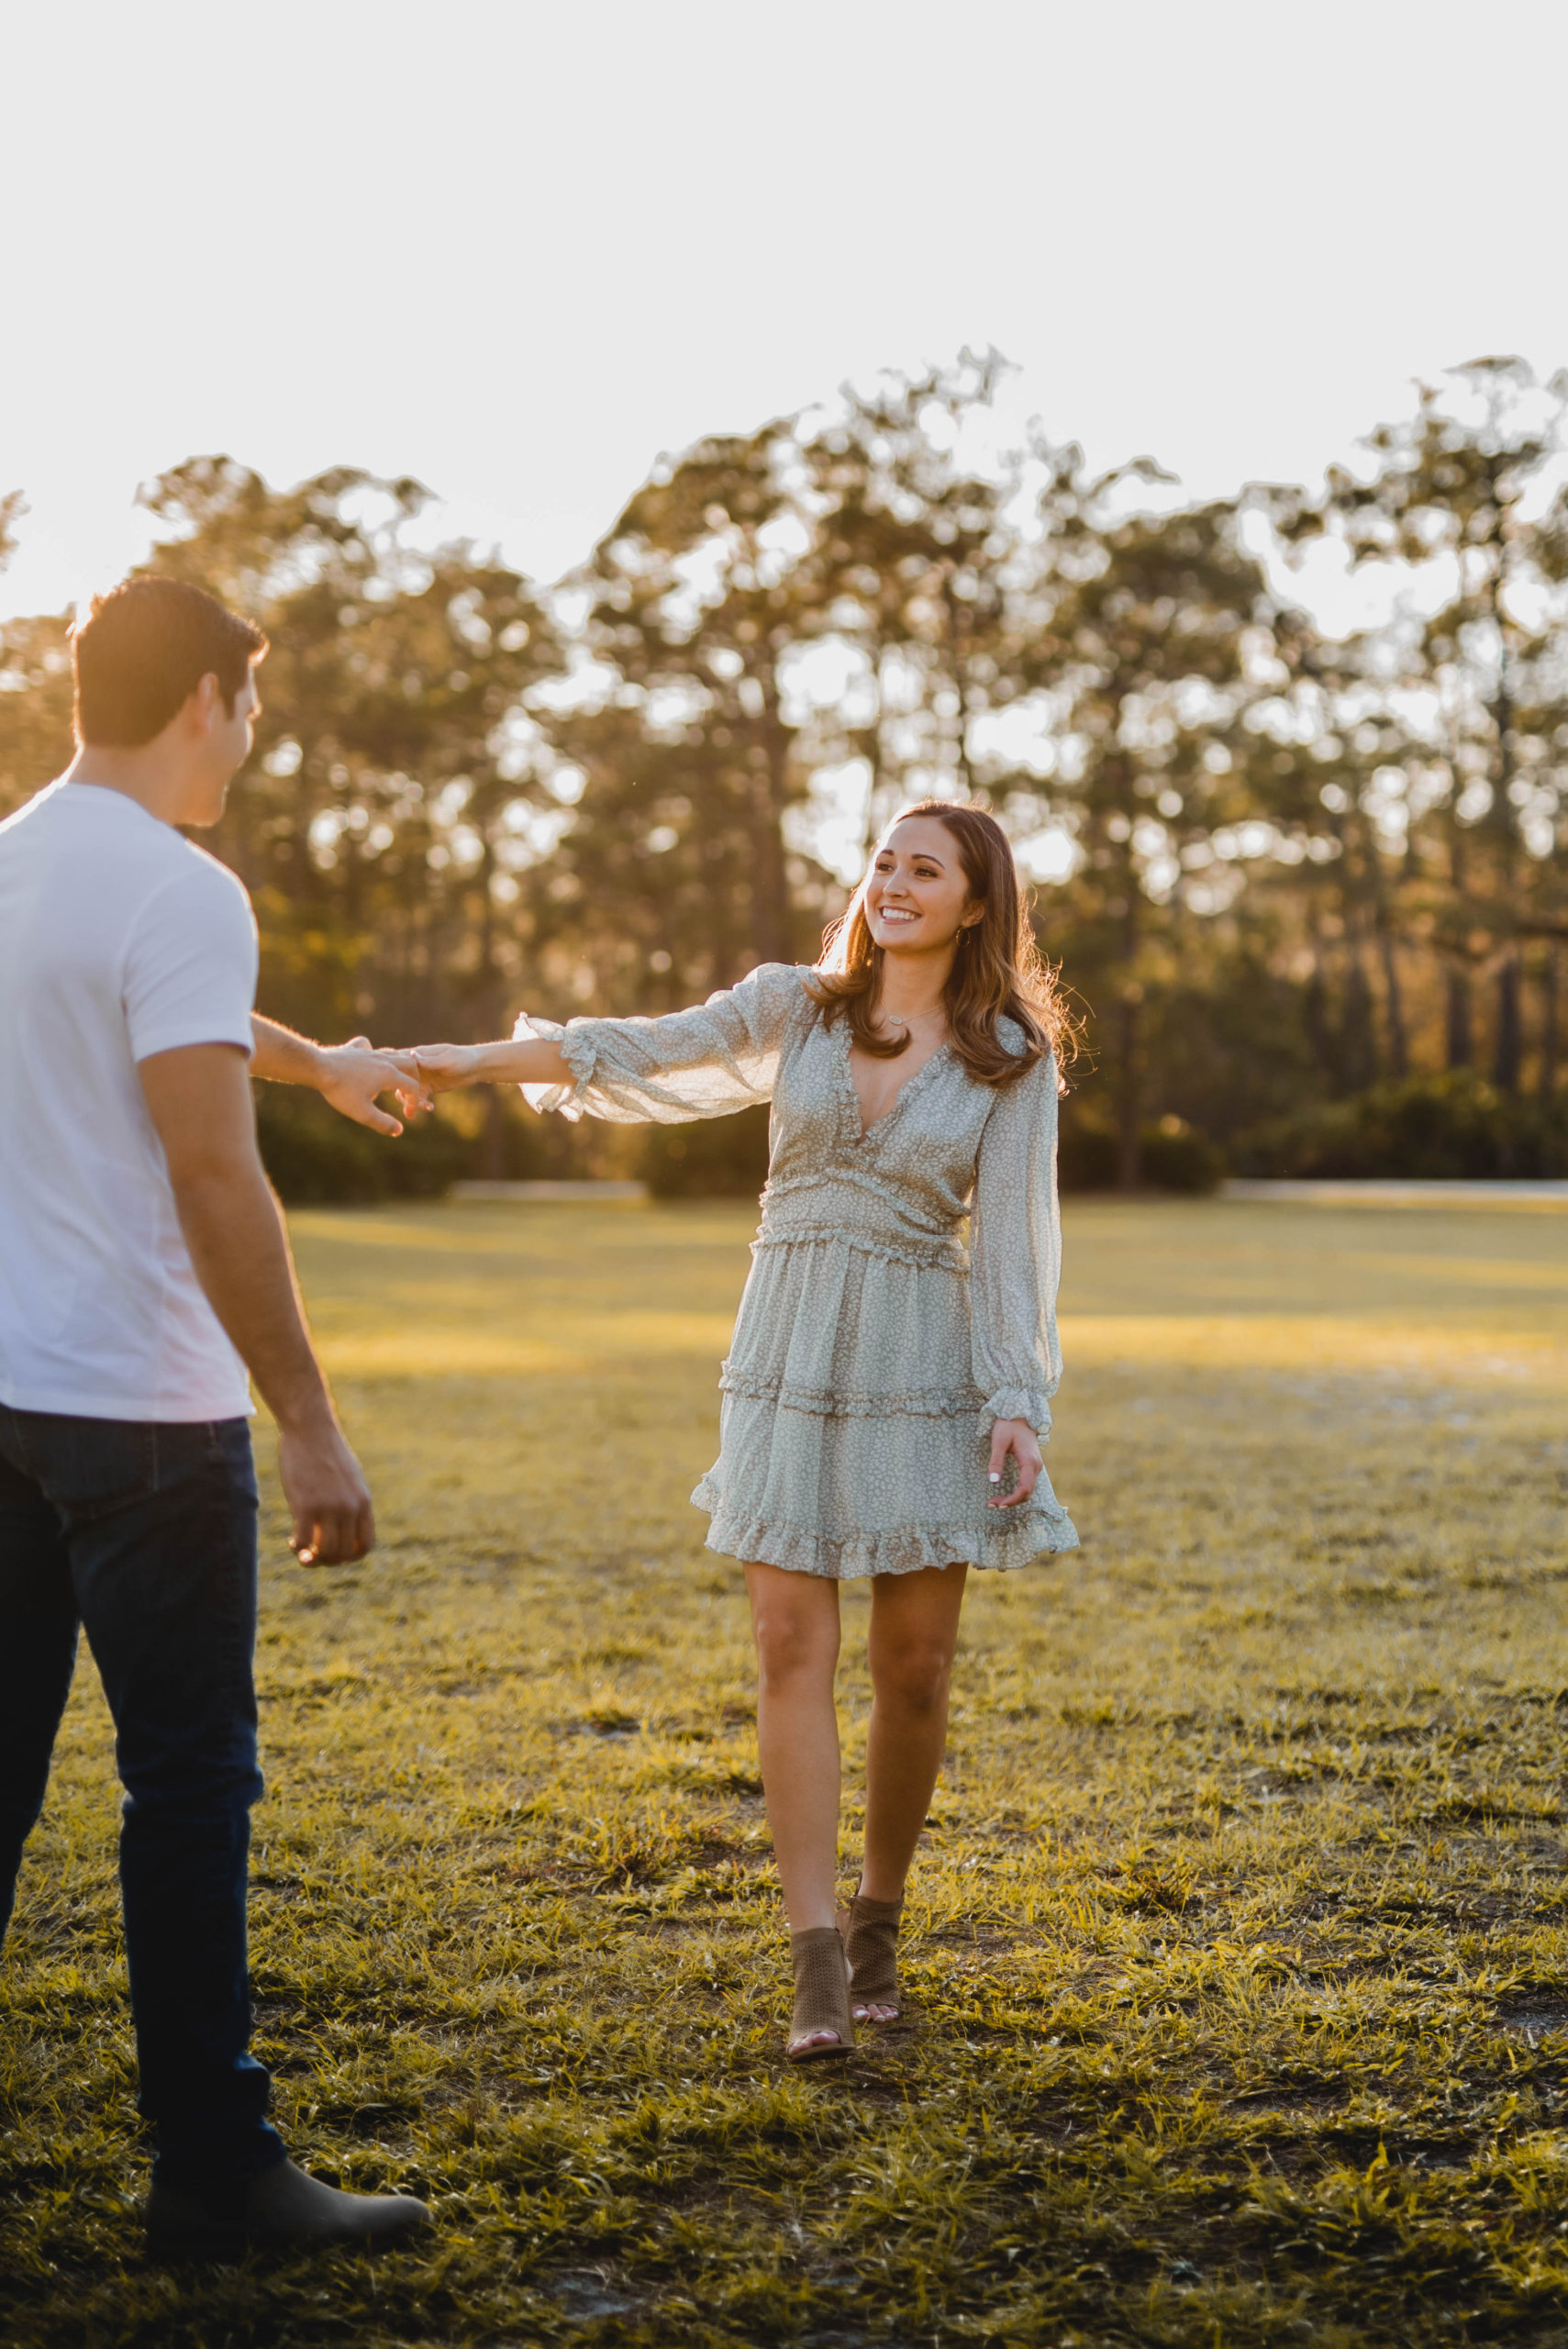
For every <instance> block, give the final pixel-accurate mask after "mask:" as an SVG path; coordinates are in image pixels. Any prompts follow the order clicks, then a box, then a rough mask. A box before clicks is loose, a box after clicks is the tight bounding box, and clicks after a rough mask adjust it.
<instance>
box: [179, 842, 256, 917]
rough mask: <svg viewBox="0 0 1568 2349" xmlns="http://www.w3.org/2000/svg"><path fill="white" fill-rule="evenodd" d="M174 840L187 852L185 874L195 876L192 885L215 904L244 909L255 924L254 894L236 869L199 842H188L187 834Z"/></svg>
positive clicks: (183, 869) (183, 868)
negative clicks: (252, 895) (252, 897)
mask: <svg viewBox="0 0 1568 2349" xmlns="http://www.w3.org/2000/svg"><path fill="white" fill-rule="evenodd" d="M174 838H175V840H176V841H178V842H179V844H180V846H181V848H182V849H183V851H184V853H185V863H184V865H183V867H182V871H183V872H184V873H186V874H194V875H195V878H194V879H193V881H192V884H191V885H192V886H193V887H194V888H196V889H199V890H201V891H202V892H203V893H204V895H206V896H207V897H209V898H210V899H211V901H212V902H213V903H214V904H215V905H225V906H228V907H236V906H237V907H240V908H241V909H242V910H243V912H244V915H245V918H246V920H247V921H253V920H254V919H255V915H254V913H253V912H252V910H251V906H250V890H249V889H247V887H246V886H245V884H244V882H243V881H241V879H240V878H239V874H238V873H236V872H235V870H234V868H233V866H232V865H230V864H225V863H224V861H223V859H222V857H220V856H214V854H213V852H212V851H211V849H207V848H203V846H202V844H201V842H200V841H189V840H187V839H186V838H185V836H184V834H183V832H176V833H175V834H174Z"/></svg>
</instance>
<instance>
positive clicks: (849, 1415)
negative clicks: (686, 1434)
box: [718, 1363, 1006, 1428]
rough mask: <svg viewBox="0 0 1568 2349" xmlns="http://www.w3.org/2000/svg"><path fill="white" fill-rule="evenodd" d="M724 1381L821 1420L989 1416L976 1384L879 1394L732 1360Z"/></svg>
mask: <svg viewBox="0 0 1568 2349" xmlns="http://www.w3.org/2000/svg"><path fill="white" fill-rule="evenodd" d="M718 1386H719V1392H720V1394H723V1395H743V1396H745V1397H746V1399H747V1401H748V1402H750V1403H769V1404H771V1405H772V1406H773V1408H774V1409H775V1410H781V1411H809V1412H810V1413H811V1415H812V1417H813V1418H814V1419H893V1418H895V1417H902V1416H905V1415H907V1416H909V1417H912V1418H914V1419H975V1420H978V1419H981V1418H982V1416H983V1413H982V1407H981V1401H980V1397H979V1396H978V1395H977V1394H976V1393H975V1392H974V1390H973V1387H970V1388H968V1389H955V1388H953V1387H951V1386H928V1387H912V1388H906V1389H904V1390H901V1391H900V1392H898V1393H895V1394H888V1393H886V1392H885V1391H878V1392H876V1393H874V1394H873V1393H871V1392H869V1391H862V1390H857V1389H855V1388H852V1387H851V1388H848V1389H846V1388H843V1387H838V1386H800V1385H797V1384H795V1383H794V1382H792V1381H791V1380H789V1379H786V1378H770V1377H766V1376H763V1375H759V1374H758V1373H755V1372H751V1371H745V1370H731V1368H730V1367H729V1364H728V1363H726V1364H724V1366H723V1369H722V1371H721V1373H720V1375H719V1381H718ZM1004 1416H1006V1414H1001V1413H996V1412H993V1413H992V1414H991V1415H990V1418H988V1419H985V1425H986V1426H987V1428H989V1426H990V1423H991V1419H994V1418H998V1417H1004Z"/></svg>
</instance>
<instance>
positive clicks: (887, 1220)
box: [754, 1170, 969, 1273]
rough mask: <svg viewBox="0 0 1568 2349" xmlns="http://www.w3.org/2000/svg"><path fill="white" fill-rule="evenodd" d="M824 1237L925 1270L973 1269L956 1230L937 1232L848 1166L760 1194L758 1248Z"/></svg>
mask: <svg viewBox="0 0 1568 2349" xmlns="http://www.w3.org/2000/svg"><path fill="white" fill-rule="evenodd" d="M820 1241H839V1242H840V1244H841V1245H843V1246H845V1247H848V1248H853V1249H856V1250H858V1251H859V1252H861V1253H862V1254H864V1255H868V1256H880V1257H882V1258H883V1259H884V1261H885V1262H886V1263H888V1264H912V1265H914V1266H915V1267H916V1268H917V1270H921V1271H924V1270H926V1269H928V1268H929V1267H931V1266H937V1265H940V1266H941V1267H943V1268H944V1269H945V1270H947V1271H949V1272H955V1273H964V1272H967V1271H968V1270H969V1255H968V1252H967V1251H966V1249H965V1248H964V1245H963V1242H962V1240H961V1239H960V1238H959V1236H958V1232H957V1230H951V1229H950V1230H940V1229H937V1230H933V1229H932V1228H931V1226H930V1225H929V1224H928V1223H925V1222H923V1221H922V1220H921V1219H919V1218H918V1217H917V1216H914V1215H911V1214H910V1213H909V1211H908V1208H907V1204H906V1201H905V1200H904V1199H902V1198H900V1197H899V1196H898V1195H897V1194H896V1193H895V1192H893V1191H891V1190H890V1189H888V1188H886V1187H884V1186H883V1185H882V1184H880V1183H877V1182H875V1181H868V1180H867V1179H866V1178H864V1177H863V1176H860V1175H852V1174H851V1173H849V1172H848V1171H847V1170H846V1171H843V1172H840V1173H836V1174H835V1175H829V1176H827V1177H823V1176H815V1177H806V1179H804V1180H802V1179H801V1178H799V1177H796V1178H795V1180H793V1181H791V1180H787V1179H786V1180H785V1181H784V1182H783V1183H770V1184H769V1186H768V1187H767V1189H766V1190H765V1191H764V1192H763V1193H762V1225H761V1228H760V1230H758V1233H757V1238H756V1241H755V1243H754V1244H755V1246H757V1247H758V1248H795V1247H799V1246H802V1245H804V1244H806V1243H809V1242H820Z"/></svg>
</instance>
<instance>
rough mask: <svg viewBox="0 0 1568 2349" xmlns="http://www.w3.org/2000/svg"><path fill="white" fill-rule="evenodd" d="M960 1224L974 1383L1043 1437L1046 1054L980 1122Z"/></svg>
mask: <svg viewBox="0 0 1568 2349" xmlns="http://www.w3.org/2000/svg"><path fill="white" fill-rule="evenodd" d="M970 1212H971V1228H970V1258H971V1275H970V1303H971V1308H972V1314H973V1358H974V1383H975V1385H976V1386H978V1387H979V1388H980V1391H981V1393H982V1394H983V1395H984V1397H985V1398H986V1400H985V1411H986V1415H987V1417H988V1418H990V1419H1026V1420H1027V1421H1028V1422H1029V1426H1030V1427H1032V1428H1033V1429H1034V1431H1035V1433H1036V1434H1037V1435H1038V1436H1039V1437H1040V1439H1041V1441H1042V1442H1043V1441H1044V1439H1045V1437H1046V1436H1047V1434H1048V1433H1049V1432H1050V1429H1051V1399H1050V1398H1051V1396H1052V1395H1054V1394H1055V1392H1056V1390H1057V1387H1058V1386H1060V1385H1061V1383H1062V1350H1061V1348H1060V1346H1059V1345H1058V1343H1057V1339H1056V1287H1057V1283H1058V1281H1059V1279H1060V1277H1061V1273H1062V1222H1061V1218H1060V1215H1059V1213H1058V1210H1057V1204H1056V1063H1055V1061H1054V1060H1053V1059H1052V1058H1051V1055H1050V1054H1049V1053H1048V1054H1047V1056H1046V1057H1045V1059H1044V1060H1042V1061H1040V1062H1038V1063H1036V1065H1035V1066H1034V1067H1033V1068H1032V1069H1030V1070H1029V1073H1028V1074H1027V1075H1024V1076H1020V1077H1018V1079H1017V1080H1016V1081H1015V1082H1014V1083H1013V1084H1011V1085H1005V1086H1004V1087H1003V1088H1002V1090H1001V1092H1000V1094H999V1095H998V1097H997V1100H996V1106H995V1108H994V1109H993V1110H992V1112H991V1114H990V1116H989V1117H988V1118H987V1119H986V1121H985V1128H984V1133H983V1134H982V1136H981V1140H980V1155H979V1160H978V1163H977V1164H976V1167H975V1175H974V1199H973V1207H972V1208H971V1211H970Z"/></svg>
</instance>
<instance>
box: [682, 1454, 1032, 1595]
mask: <svg viewBox="0 0 1568 2349" xmlns="http://www.w3.org/2000/svg"><path fill="white" fill-rule="evenodd" d="M692 1501H693V1505H694V1506H695V1508H700V1509H706V1511H707V1513H708V1515H709V1517H710V1519H711V1520H712V1522H711V1523H710V1524H709V1527H708V1531H707V1542H706V1546H707V1548H708V1549H710V1550H713V1551H717V1553H718V1555H719V1556H720V1557H724V1558H739V1559H740V1560H741V1561H742V1562H743V1563H745V1564H756V1565H762V1566H783V1567H784V1568H786V1569H787V1570H788V1571H789V1572H790V1573H792V1574H805V1575H820V1576H822V1577H823V1578H824V1579H825V1580H827V1581H830V1582H855V1581H858V1580H860V1579H861V1578H862V1576H864V1575H914V1574H920V1573H923V1572H924V1570H925V1569H926V1568H927V1567H928V1566H951V1565H960V1564H967V1565H971V1566H976V1567H978V1568H979V1569H980V1570H981V1571H982V1572H985V1571H987V1570H990V1571H995V1572H999V1573H1002V1574H1009V1573H1014V1572H1016V1571H1017V1570H1018V1568H1019V1567H1020V1566H1027V1565H1029V1564H1031V1562H1032V1561H1033V1560H1034V1559H1036V1558H1039V1557H1045V1556H1052V1555H1055V1554H1057V1553H1060V1552H1062V1551H1064V1550H1075V1549H1077V1547H1078V1530H1077V1528H1076V1526H1075V1525H1074V1524H1073V1520H1072V1519H1071V1518H1070V1517H1069V1516H1068V1514H1067V1512H1066V1510H1065V1509H1064V1508H1029V1509H1028V1510H1027V1513H1026V1514H1025V1515H1024V1516H1023V1517H1022V1519H1021V1520H1014V1521H1013V1522H1011V1523H1009V1524H1007V1525H1006V1526H1003V1527H997V1528H993V1527H991V1526H985V1527H984V1528H980V1527H975V1526H973V1525H951V1526H940V1525H907V1526H898V1527H895V1528H891V1529H890V1530H889V1531H886V1532H881V1533H868V1532H860V1533H852V1534H845V1535H841V1536H840V1535H833V1534H827V1533H815V1532H813V1531H810V1530H809V1529H808V1528H807V1527H806V1526H800V1525H781V1524H778V1523H775V1522H773V1521H772V1520H768V1519H766V1518H742V1517H740V1515H739V1514H735V1515H731V1514H729V1513H728V1512H727V1511H726V1509H725V1507H724V1497H723V1494H722V1493H721V1492H720V1490H719V1488H718V1486H717V1485H716V1484H715V1483H714V1481H713V1477H712V1475H711V1474H710V1475H706V1476H705V1477H704V1478H703V1480H702V1482H701V1484H700V1485H698V1486H697V1488H696V1490H695V1492H694V1493H693V1495H692Z"/></svg>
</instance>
